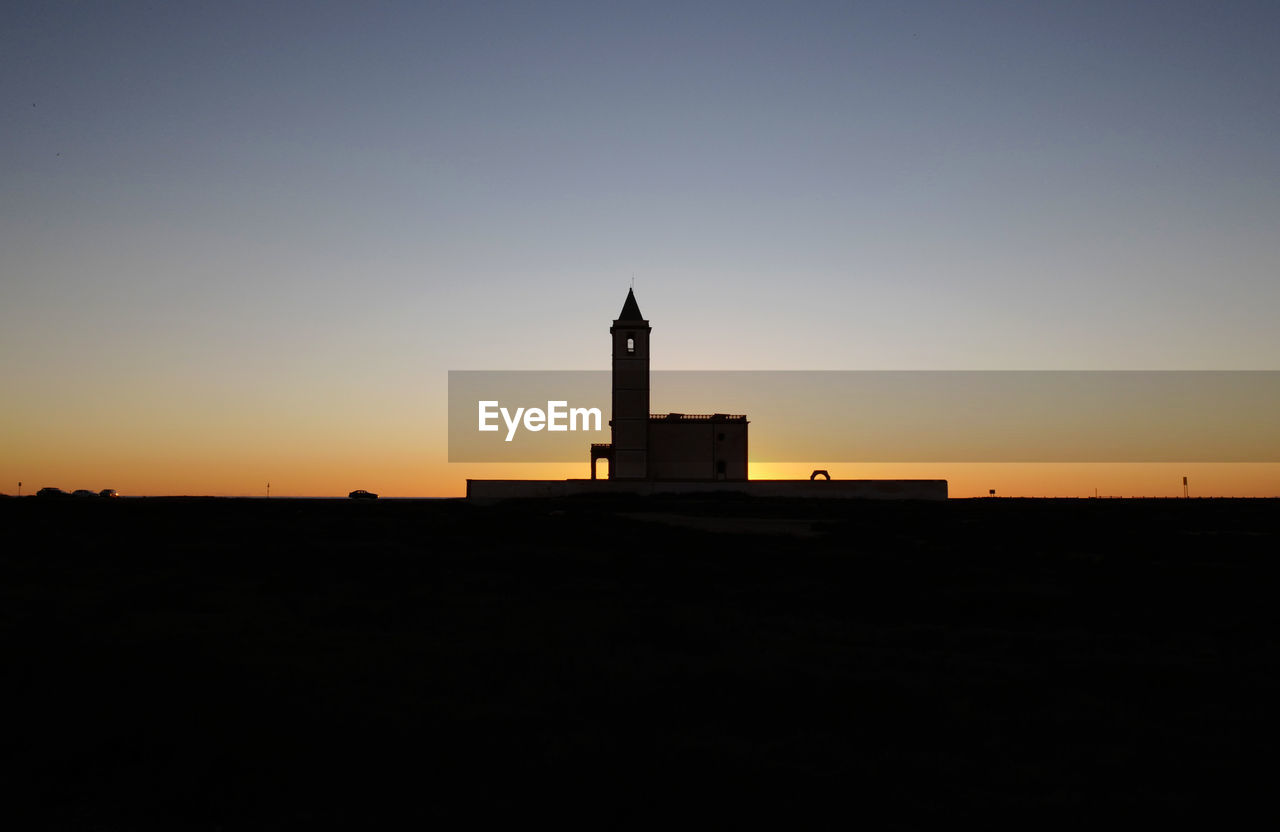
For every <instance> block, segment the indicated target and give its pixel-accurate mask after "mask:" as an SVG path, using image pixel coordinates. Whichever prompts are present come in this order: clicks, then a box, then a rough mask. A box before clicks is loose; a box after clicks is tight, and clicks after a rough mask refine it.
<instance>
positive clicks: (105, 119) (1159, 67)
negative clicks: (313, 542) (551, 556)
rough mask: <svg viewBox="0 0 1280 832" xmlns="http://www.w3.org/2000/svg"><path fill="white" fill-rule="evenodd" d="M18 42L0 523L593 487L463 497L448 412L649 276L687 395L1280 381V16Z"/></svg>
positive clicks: (428, 16) (549, 24) (31, 20)
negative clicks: (756, 384) (201, 497)
mask: <svg viewBox="0 0 1280 832" xmlns="http://www.w3.org/2000/svg"><path fill="white" fill-rule="evenodd" d="M6 9H7V13H6V17H5V24H4V26H3V27H0V92H2V93H3V95H0V106H2V107H3V110H2V111H0V112H2V114H3V115H2V117H0V165H2V166H3V167H2V168H0V385H2V389H3V392H4V395H3V408H2V410H3V412H2V413H0V491H5V492H8V493H12V492H13V491H14V490H15V489H16V484H17V482H18V481H19V480H21V481H23V483H24V493H26V492H27V491H30V490H34V489H35V488H38V487H40V486H44V485H56V486H60V487H63V488H67V489H71V488H81V487H88V488H95V489H96V488H102V487H114V488H118V489H120V490H121V491H122V492H126V493H135V494H140V493H188V494H259V493H262V491H263V489H264V486H265V483H266V482H267V481H271V482H272V484H273V485H272V493H273V494H298V495H301V494H339V493H345V492H346V491H348V490H350V489H352V488H369V489H371V490H375V491H380V492H381V493H383V494H390V495H422V496H437V495H452V494H460V493H461V492H462V490H463V480H464V478H465V477H467V476H481V477H483V476H502V475H511V476H527V475H538V474H547V473H552V474H553V475H558V476H565V475H574V476H582V475H585V472H586V468H587V465H586V461H585V457H586V453H585V450H584V462H583V465H582V466H581V468H582V470H580V471H579V470H576V469H569V470H566V469H563V468H561V469H557V471H555V472H548V471H546V470H542V469H540V470H539V471H537V472H531V471H530V470H527V469H526V468H525V467H522V466H516V467H513V468H511V469H506V470H501V471H495V470H493V467H492V466H457V465H453V466H451V465H449V464H448V463H446V462H445V456H446V449H445V444H446V432H445V423H444V417H445V393H446V372H447V370H449V369H603V368H606V367H607V366H608V357H609V337H608V331H607V330H608V325H609V323H610V320H611V319H612V318H613V317H614V316H615V315H616V314H617V313H618V310H619V308H620V307H621V303H622V299H623V297H624V296H625V294H626V289H627V286H628V285H629V283H630V281H631V279H632V276H633V275H634V277H635V285H636V294H637V297H638V298H639V301H640V306H641V309H642V310H643V311H644V312H645V314H646V315H647V316H648V317H649V318H650V319H651V320H652V321H653V325H654V341H653V344H654V346H653V355H654V367H655V368H661V369H1277V367H1276V361H1275V356H1276V355H1277V354H1280V327H1277V326H1276V324H1275V320H1276V317H1277V315H1276V312H1277V309H1280V279H1277V278H1278V277H1280V242H1277V241H1278V240H1280V141H1277V138H1276V137H1277V136H1280V49H1277V48H1276V44H1277V43H1280V5H1277V4H1276V3H1273V2H1257V3H1248V2H1229V1H1228V2H1202V3H1201V2H1197V3H1187V2H1150V3H1125V2H1114V1H1113V2H1098V3H1090V2H1080V0H1075V1H1074V2H1062V3H1052V2H1036V3H1014V2H1007V3H977V2H974V3H950V2H932V3H925V2H921V3H912V2H884V3H776V4H752V3H742V2H735V3H716V4H711V3H676V4H660V3H652V2H650V3H643V4H615V3H582V4H561V3H474V2H473V3H426V2H405V3H395V2H373V3H359V4H356V3H349V4H339V3H300V2H290V3H273V2H262V1H261V0H259V1H258V2H252V3H239V2H228V0H219V2H213V3H199V2H183V3H172V4H169V3H114V4H100V3H57V2H42V3H24V2H19V3H17V4H9V5H8V6H7V7H6ZM1246 469H1247V470H1246ZM1246 469H1238V470H1236V474H1229V473H1228V474H1224V475H1223V476H1222V483H1223V485H1222V488H1221V490H1219V491H1218V492H1217V493H1224V494H1227V493H1259V494H1261V493H1265V494H1280V474H1278V472H1277V470H1276V467H1275V466H1266V467H1258V466H1252V467H1249V466H1246ZM833 473H835V472H833ZM841 473H843V474H844V475H847V476H858V475H869V474H870V473H871V472H870V469H868V470H867V471H856V470H853V471H848V472H841ZM875 473H876V474H877V475H883V474H884V470H883V468H882V467H878V468H877V470H876V471H875ZM913 473H917V472H915V471H914V469H913ZM927 473H928V475H931V476H944V477H948V478H949V479H952V480H953V488H952V493H953V495H961V496H963V495H964V494H965V493H967V492H966V491H965V489H968V488H970V486H969V485H966V486H964V488H958V487H957V486H956V483H958V482H960V480H957V479H956V477H957V476H959V475H958V474H956V473H953V472H948V471H947V470H935V471H929V472H927ZM1005 473H1006V474H1008V477H1006V479H1005V480H1002V482H1018V483H1023V484H1022V485H1018V486H1013V488H1014V490H1015V491H1018V490H1020V491H1022V492H1023V493H1028V494H1040V493H1048V494H1052V493H1085V492H1084V491H1083V490H1080V489H1083V488H1084V486H1079V482H1083V480H1080V481H1079V482H1078V480H1077V477H1076V474H1075V473H1072V474H1070V476H1068V475H1067V474H1066V473H1063V472H1062V471H1059V472H1058V473H1057V474H1053V473H1052V472H1048V471H1047V469H1046V470H1044V471H1041V473H1040V474H1034V473H1032V474H1027V472H1025V471H1021V473H1018V475H1017V476H1014V472H1010V471H1008V470H1006V471H1005ZM1131 473H1132V475H1133V476H1137V477H1139V480H1136V481H1134V482H1135V483H1144V482H1146V480H1143V479H1141V477H1143V476H1150V477H1152V478H1153V479H1151V482H1152V483H1153V484H1156V485H1159V487H1162V488H1164V491H1163V492H1160V493H1170V494H1172V493H1180V491H1181V481H1180V479H1176V480H1174V482H1167V480H1170V479H1174V477H1173V474H1172V473H1171V471H1164V470H1161V471H1160V472H1158V474H1157V473H1156V472H1154V469H1153V470H1152V471H1148V472H1147V473H1146V474H1142V473H1140V472H1137V473H1135V472H1131ZM753 474H754V475H756V476H759V475H761V472H758V471H753ZM1094 474H1095V476H1093V477H1090V478H1091V479H1098V478H1102V479H1104V480H1105V478H1106V476H1108V474H1107V473H1106V471H1105V470H1102V469H1098V470H1095V472H1094ZM839 475H841V474H840V473H837V476H839ZM965 476H968V474H966V475H965ZM995 476H996V474H995V473H992V474H991V476H989V477H985V478H983V477H979V478H978V479H975V480H974V484H973V485H972V486H971V488H972V489H973V493H984V494H985V493H986V487H985V486H984V487H982V488H981V490H980V491H978V490H977V489H978V485H977V483H978V481H979V479H981V480H983V481H984V482H985V479H990V478H991V477H995ZM1001 476H1003V475H1001ZM1037 476H1039V477H1040V479H1036V477H1037ZM1126 476H1128V475H1126ZM1055 477H1058V478H1057V479H1055ZM961 479H962V480H963V477H961ZM964 482H968V480H964ZM1123 482H1125V483H1126V484H1129V483H1130V481H1129V480H1123ZM1068 484H1070V487H1071V488H1076V487H1077V486H1079V489H1077V490H1076V491H1067V490H1065V489H1066V488H1067V487H1068ZM1037 485H1040V486H1041V487H1040V488H1037V487H1036V486H1037ZM1095 485H1098V483H1095ZM1133 487H1134V489H1135V490H1128V489H1125V488H1122V487H1117V488H1115V489H1108V488H1107V484H1106V482H1103V483H1102V484H1101V491H1102V493H1107V492H1108V490H1111V493H1125V494H1126V495H1127V494H1130V493H1152V492H1148V491H1145V490H1136V489H1137V488H1138V485H1134V486H1133ZM1154 487H1155V485H1153V488H1154ZM1001 493H1009V489H1008V488H1002V489H1001ZM1089 493H1091V491H1090V492H1089Z"/></svg>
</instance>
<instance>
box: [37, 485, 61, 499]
mask: <svg viewBox="0 0 1280 832" xmlns="http://www.w3.org/2000/svg"><path fill="white" fill-rule="evenodd" d="M36 496H37V497H65V496H67V492H65V491H63V490H62V489H61V488H53V487H49V488H42V489H40V490H39V491H37V492H36Z"/></svg>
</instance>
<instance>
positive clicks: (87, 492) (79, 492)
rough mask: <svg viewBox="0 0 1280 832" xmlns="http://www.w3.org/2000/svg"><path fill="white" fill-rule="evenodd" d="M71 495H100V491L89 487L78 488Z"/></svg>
mask: <svg viewBox="0 0 1280 832" xmlns="http://www.w3.org/2000/svg"><path fill="white" fill-rule="evenodd" d="M71 496H72V497H96V496H98V492H96V491H90V490H89V489H87V488H77V489H76V490H75V491H72V492H71Z"/></svg>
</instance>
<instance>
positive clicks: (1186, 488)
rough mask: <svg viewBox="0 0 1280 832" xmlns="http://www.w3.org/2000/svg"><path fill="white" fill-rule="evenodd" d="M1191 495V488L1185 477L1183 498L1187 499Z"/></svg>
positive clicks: (1183, 479) (1183, 480)
mask: <svg viewBox="0 0 1280 832" xmlns="http://www.w3.org/2000/svg"><path fill="white" fill-rule="evenodd" d="M1190 497H1191V489H1190V488H1189V487H1188V486H1187V478H1186V477H1183V478H1182V499H1184V500H1186V499H1190Z"/></svg>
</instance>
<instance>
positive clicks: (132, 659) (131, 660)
mask: <svg viewBox="0 0 1280 832" xmlns="http://www.w3.org/2000/svg"><path fill="white" fill-rule="evenodd" d="M1278 511H1280V502H1277V501H1275V500H1194V499H1193V500H1151V501H1143V500H1004V499H1000V500H952V501H947V502H934V503H923V502H922V503H914V502H882V501H876V502H861V501H833V502H823V501H809V500H804V501H795V502H788V501H777V500H773V501H762V500H753V499H749V498H738V499H733V498H722V497H710V498H682V499H667V498H660V497H653V498H649V499H645V500H634V499H632V500H608V499H590V500H572V499H566V500H561V501H529V502H525V503H509V504H503V505H498V506H495V507H487V508H483V507H475V506H470V505H467V504H466V503H464V502H462V501H414V500H403V501H397V500H385V499H384V500H376V501H373V500H370V501H353V500H297V499H273V500H248V499H140V498H139V499H128V498H125V499H119V500H90V501H72V500H66V501H58V500H52V501H50V500H39V499H35V498H26V499H22V500H4V501H0V516H2V517H3V521H4V526H5V528H6V529H7V530H8V533H9V534H8V537H9V542H8V544H7V545H6V546H5V551H4V554H3V556H2V557H0V592H3V602H2V603H0V612H2V614H3V616H4V623H3V627H2V628H0V633H2V635H0V639H2V640H3V641H2V644H0V648H2V654H3V656H4V664H5V674H4V676H5V682H4V687H5V697H4V698H5V700H6V701H7V702H8V703H9V704H8V706H7V708H6V715H7V719H6V723H7V728H6V732H5V733H6V737H5V741H4V743H3V748H4V752H3V753H4V755H5V761H4V762H5V765H6V768H7V769H8V770H9V771H11V772H13V774H12V775H11V776H10V777H9V780H8V786H9V789H10V791H11V794H12V795H13V796H14V797H13V798H12V802H11V803H10V806H9V808H8V809H7V810H6V811H8V812H12V813H14V814H16V815H17V816H18V817H20V818H21V819H22V823H21V824H20V826H16V827H11V828H28V827H32V826H35V827H69V828H139V827H142V828H208V829H213V828H228V829H234V828H278V827H281V826H286V827H296V826H307V825H319V824H329V823H335V822H343V823H346V822H350V823H356V822H361V821H370V820H372V821H375V822H379V823H380V825H382V826H385V825H386V823H389V822H391V820H392V819H398V818H409V819H419V820H427V819H433V818H436V819H441V820H445V821H452V822H455V823H470V824H475V823H478V822H483V821H484V820H487V819H492V818H496V817H503V818H516V819H524V820H526V821H528V822H532V821H534V820H538V819H543V820H558V821H565V820H576V821H578V822H580V823H590V824H592V825H597V826H601V827H624V828H625V827H648V828H651V827H653V826H654V825H656V824H659V823H661V824H674V825H683V824H685V823H695V822H697V823H710V824H728V823H736V822H738V821H752V822H756V823H762V822H770V821H778V822H782V821H792V820H794V821H800V822H802V823H804V824H805V825H812V824H814V823H817V824H819V825H829V826H841V827H846V826H849V825H851V824H856V823H857V822H859V821H860V820H869V819H870V818H871V817H874V816H883V815H881V814H880V813H882V812H884V811H889V812H892V813H893V815H892V817H894V818H896V821H895V822H894V823H889V824H877V826H882V825H889V826H893V825H906V824H909V823H910V822H911V821H912V820H913V819H918V818H928V817H934V818H947V819H951V820H954V819H960V818H969V819H975V820H980V821H981V820H984V819H990V818H991V817H992V816H993V813H999V814H1005V813H1009V812H1017V813H1022V812H1026V813H1028V814H1027V816H1028V817H1030V818H1038V819H1039V822H1038V825H1044V824H1045V823H1052V822H1053V821H1055V820H1061V819H1064V818H1068V817H1075V816H1093V815H1094V813H1096V812H1098V811H1101V810H1104V809H1105V810H1107V811H1124V812H1130V811H1131V812H1135V813H1140V814H1146V815H1148V816H1150V815H1152V814H1177V813H1183V812H1186V811H1191V810H1203V809H1207V810H1210V811H1215V812H1221V811H1227V810H1228V809H1231V808H1239V807H1242V806H1245V805H1247V804H1248V803H1250V802H1251V801H1256V800H1258V799H1259V798H1261V797H1262V796H1264V795H1266V794H1267V793H1268V792H1269V791H1270V789H1271V788H1272V785H1271V780H1272V778H1273V773H1272V767H1271V766H1270V765H1268V764H1266V762H1265V761H1266V760H1268V759H1269V758H1270V757H1271V756H1272V753H1273V736H1272V735H1271V733H1270V731H1269V730H1267V729H1266V726H1268V725H1269V724H1270V721H1271V717H1270V713H1271V711H1272V710H1273V709H1274V708H1275V707H1276V702H1277V694H1278V693H1280V681H1278V680H1280V674H1278V673H1277V671H1278V670H1280V654H1278V653H1277V649H1276V648H1277V640H1276V635H1277V616H1276V604H1275V592H1276V587H1277V586H1278V585H1280V582H1278V581H1277V578H1278V577H1280V569H1278V568H1277V560H1276V552H1277V551H1280V547H1278V546H1277V534H1276V519H1277V516H1278ZM20 541H21V542H20ZM873 812H874V813H875V814H874V815H873V814H872V813H873Z"/></svg>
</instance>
